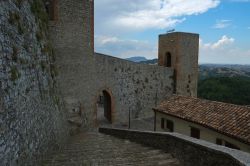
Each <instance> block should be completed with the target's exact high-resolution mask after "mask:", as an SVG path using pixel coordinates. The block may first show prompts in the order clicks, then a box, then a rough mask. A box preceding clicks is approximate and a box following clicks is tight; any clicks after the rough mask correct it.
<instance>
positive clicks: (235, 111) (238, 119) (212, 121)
mask: <svg viewBox="0 0 250 166" xmlns="http://www.w3.org/2000/svg"><path fill="white" fill-rule="evenodd" d="M153 110H155V111H158V112H162V113H165V114H168V115H170V116H174V117H177V118H180V119H184V120H187V121H190V122H193V123H196V124H199V125H202V126H204V127H206V128H210V129H212V130H215V131H217V132H219V133H222V134H225V135H227V136H230V137H233V138H236V139H238V140H239V141H241V142H244V143H247V144H250V108H249V107H245V106H239V105H234V104H228V103H222V102H215V101H209V100H204V99H198V98H193V97H185V96H177V95H174V96H172V97H170V98H168V99H167V100H165V101H163V102H162V103H161V104H160V105H159V106H158V107H157V108H154V109H153Z"/></svg>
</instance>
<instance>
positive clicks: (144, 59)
mask: <svg viewBox="0 0 250 166" xmlns="http://www.w3.org/2000/svg"><path fill="white" fill-rule="evenodd" d="M126 60H129V61H132V62H141V61H147V60H148V59H147V58H145V57H143V56H134V57H130V58H127V59H126Z"/></svg>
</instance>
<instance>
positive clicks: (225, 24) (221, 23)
mask: <svg viewBox="0 0 250 166" xmlns="http://www.w3.org/2000/svg"><path fill="white" fill-rule="evenodd" d="M231 22H232V21H231V20H217V21H216V24H215V25H214V26H213V28H215V29H223V28H227V27H228V26H230V25H231Z"/></svg>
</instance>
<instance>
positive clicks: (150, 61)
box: [139, 59, 158, 65]
mask: <svg viewBox="0 0 250 166" xmlns="http://www.w3.org/2000/svg"><path fill="white" fill-rule="evenodd" d="M139 63H142V64H149V65H157V64H158V59H151V60H147V61H141V62H139Z"/></svg>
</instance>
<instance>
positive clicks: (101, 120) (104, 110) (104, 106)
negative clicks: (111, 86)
mask: <svg viewBox="0 0 250 166" xmlns="http://www.w3.org/2000/svg"><path fill="white" fill-rule="evenodd" d="M112 109H113V108H112V97H111V95H110V93H109V92H108V91H106V90H103V91H102V93H101V94H99V97H98V102H97V121H98V124H99V125H106V124H111V123H112V122H113V121H112Z"/></svg>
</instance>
